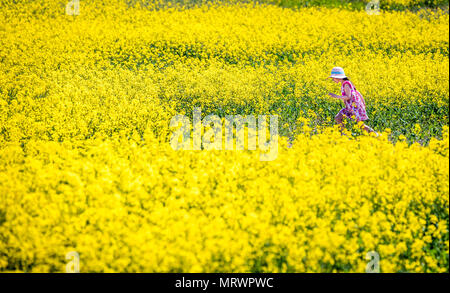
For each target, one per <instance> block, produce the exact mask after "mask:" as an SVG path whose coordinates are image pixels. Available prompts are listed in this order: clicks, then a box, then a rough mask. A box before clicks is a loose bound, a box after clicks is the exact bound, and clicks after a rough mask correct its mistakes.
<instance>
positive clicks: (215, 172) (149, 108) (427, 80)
mask: <svg viewBox="0 0 450 293" xmlns="http://www.w3.org/2000/svg"><path fill="white" fill-rule="evenodd" d="M395 1H396V4H399V3H400V1H402V0H395ZM391 2H392V1H391ZM403 2H405V3H404V4H405V5H409V3H406V2H408V1H403ZM409 2H413V1H412V0H411V1H409ZM400 4H402V3H400ZM150 8H155V7H142V6H139V5H134V6H133V5H129V4H127V2H126V1H120V0H114V1H93V0H92V1H90V0H86V1H81V7H80V15H78V16H69V15H66V14H65V11H64V9H65V7H64V5H62V4H61V2H60V1H40V0H39V1H9V0H8V1H2V3H1V4H0V271H15V270H18V271H26V272H64V271H65V267H66V263H67V260H66V258H65V257H66V254H67V253H68V252H71V251H76V252H78V253H79V255H80V269H81V271H82V272H364V270H365V268H366V264H367V262H368V260H367V259H366V255H367V253H368V252H370V251H375V252H377V253H378V254H379V255H380V269H381V271H382V272H448V253H449V221H448V219H449V214H448V211H449V197H448V195H449V165H448V163H449V130H448V126H447V125H448V102H449V98H448V97H449V84H448V80H449V60H448V40H449V38H448V32H449V26H448V25H449V16H448V14H446V13H444V12H443V11H440V10H437V11H432V10H425V11H426V13H425V14H423V15H419V14H416V13H412V12H398V11H383V12H382V13H381V14H380V15H377V16H369V15H367V13H366V12H364V11H349V10H348V11H347V10H341V9H326V8H322V9H318V8H304V9H299V10H290V9H283V8H280V7H277V6H272V5H253V4H233V5H224V4H211V5H210V6H201V7H196V8H190V9H179V8H173V7H172V8H170V7H166V8H163V9H150ZM323 19H327V20H328V21H323ZM337 65H338V66H342V67H344V68H345V70H346V72H347V73H348V75H349V76H350V77H351V79H352V81H353V82H354V83H355V85H356V87H357V88H358V90H359V91H360V92H362V93H363V95H364V97H365V100H366V103H367V106H368V111H369V116H370V118H371V119H372V120H371V121H370V123H371V126H373V127H375V128H376V129H377V131H379V132H380V134H381V135H380V136H379V137H374V136H370V135H364V134H361V133H360V132H361V131H360V129H359V128H360V126H361V125H359V127H358V125H351V123H350V124H349V125H347V126H348V127H347V128H348V131H346V132H345V133H346V135H341V133H340V132H339V131H338V129H337V127H333V126H332V123H333V115H334V114H336V113H337V111H338V110H339V109H340V107H341V106H342V105H341V104H339V103H338V102H337V101H334V100H330V98H329V97H327V93H328V92H337V91H338V87H337V86H336V85H335V84H333V83H331V82H330V81H329V80H328V81H327V80H325V78H326V77H327V76H328V74H329V71H330V69H331V68H332V67H333V66H337ZM194 107H201V109H202V113H203V114H204V115H207V114H212V113H214V114H217V115H219V116H220V117H221V118H223V117H224V116H225V115H228V114H242V115H247V114H248V115H251V114H253V115H258V114H266V115H269V114H278V115H279V117H280V120H281V121H280V123H279V125H280V134H281V137H280V145H279V153H278V156H277V158H276V159H275V160H273V161H270V162H261V161H259V151H258V150H257V151H248V150H245V151H205V150H203V151H174V150H173V149H172V148H171V147H170V144H169V142H168V139H169V135H170V133H171V129H170V128H169V121H170V119H171V118H172V117H173V116H174V115H176V114H185V115H187V116H189V117H191V116H190V115H191V114H192V110H193V108H194ZM387 127H389V128H390V129H386V128H387ZM290 143H291V144H292V147H290Z"/></svg>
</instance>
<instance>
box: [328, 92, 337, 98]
mask: <svg viewBox="0 0 450 293" xmlns="http://www.w3.org/2000/svg"><path fill="white" fill-rule="evenodd" d="M328 95H330V96H332V97H333V98H337V95H336V94H333V93H328Z"/></svg>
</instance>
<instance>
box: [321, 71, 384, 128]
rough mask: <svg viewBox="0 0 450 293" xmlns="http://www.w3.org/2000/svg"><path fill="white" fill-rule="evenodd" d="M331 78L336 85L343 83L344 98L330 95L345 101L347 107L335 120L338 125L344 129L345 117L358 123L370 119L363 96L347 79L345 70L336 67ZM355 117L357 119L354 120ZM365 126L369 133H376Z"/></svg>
mask: <svg viewBox="0 0 450 293" xmlns="http://www.w3.org/2000/svg"><path fill="white" fill-rule="evenodd" d="M329 78H332V79H333V81H334V82H336V83H341V94H342V96H338V95H336V94H333V93H329V95H330V96H332V97H333V98H336V99H341V100H343V101H344V104H345V107H344V108H343V109H342V110H341V111H339V113H338V114H337V115H336V117H335V118H334V120H335V121H336V123H337V124H339V125H341V128H343V127H344V126H343V124H342V120H343V118H344V115H345V116H347V117H348V118H351V119H356V121H358V122H359V121H365V120H367V119H369V117H367V113H366V104H365V102H364V99H363V97H362V95H361V94H360V93H359V92H358V91H357V90H356V88H355V86H354V85H353V83H352V82H351V81H350V80H349V79H348V78H347V76H346V75H345V73H344V69H342V68H341V67H334V68H333V69H332V70H331V76H329ZM353 116H355V117H354V118H353ZM363 125H364V126H363V127H364V129H365V130H366V131H367V132H369V133H370V132H375V131H374V130H373V129H372V128H370V127H369V126H367V125H365V124H363ZM375 133H376V132H375Z"/></svg>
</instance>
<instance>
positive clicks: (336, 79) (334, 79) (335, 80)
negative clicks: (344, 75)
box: [333, 77, 342, 83]
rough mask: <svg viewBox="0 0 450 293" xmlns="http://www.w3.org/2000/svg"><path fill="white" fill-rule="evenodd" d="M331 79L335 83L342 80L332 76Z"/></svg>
mask: <svg viewBox="0 0 450 293" xmlns="http://www.w3.org/2000/svg"><path fill="white" fill-rule="evenodd" d="M333 81H334V82H335V83H340V82H341V81H342V79H340V78H334V77H333Z"/></svg>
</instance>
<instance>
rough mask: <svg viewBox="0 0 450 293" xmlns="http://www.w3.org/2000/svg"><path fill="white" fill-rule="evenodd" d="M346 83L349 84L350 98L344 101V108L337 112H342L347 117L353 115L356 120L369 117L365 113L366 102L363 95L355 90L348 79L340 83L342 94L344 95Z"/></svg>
mask: <svg viewBox="0 0 450 293" xmlns="http://www.w3.org/2000/svg"><path fill="white" fill-rule="evenodd" d="M346 84H348V85H349V86H350V90H351V99H350V100H347V101H344V103H345V108H343V109H342V110H341V111H339V113H342V114H344V115H345V116H347V117H348V118H352V116H355V118H356V121H364V120H367V119H369V117H368V116H367V113H366V103H365V102H364V98H363V96H362V95H361V94H360V93H359V92H358V91H357V90H356V88H355V86H354V85H353V84H352V83H351V82H350V81H349V80H346V81H344V82H343V83H342V86H341V93H342V95H343V96H344V95H345V90H344V86H345V85H346Z"/></svg>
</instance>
